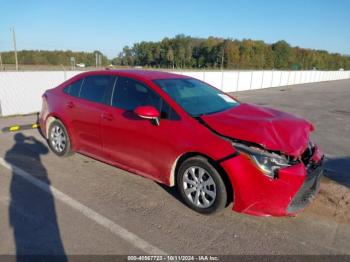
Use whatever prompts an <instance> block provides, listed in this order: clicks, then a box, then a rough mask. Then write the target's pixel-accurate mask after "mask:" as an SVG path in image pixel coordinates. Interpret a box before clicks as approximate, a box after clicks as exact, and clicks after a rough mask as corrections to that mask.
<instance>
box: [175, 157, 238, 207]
mask: <svg viewBox="0 0 350 262" xmlns="http://www.w3.org/2000/svg"><path fill="white" fill-rule="evenodd" d="M194 156H201V157H203V158H205V159H206V160H207V161H208V162H209V163H210V164H211V165H212V166H213V167H214V168H215V169H216V170H217V171H218V173H219V174H220V176H221V178H222V180H223V181H224V184H225V187H226V191H227V203H226V206H227V205H229V204H230V203H231V202H232V201H233V196H234V194H233V187H232V184H231V181H230V178H229V177H228V174H227V173H226V171H225V170H224V169H223V168H222V166H221V165H220V164H219V163H217V162H216V161H215V160H214V159H212V158H210V157H209V156H207V155H204V154H201V153H198V152H189V153H185V154H183V155H181V156H180V157H179V158H178V159H177V160H176V162H175V165H174V168H173V169H172V173H171V178H170V185H171V186H175V185H176V176H177V173H178V170H179V168H180V166H181V164H182V163H183V162H184V161H185V160H187V159H189V158H191V157H194Z"/></svg>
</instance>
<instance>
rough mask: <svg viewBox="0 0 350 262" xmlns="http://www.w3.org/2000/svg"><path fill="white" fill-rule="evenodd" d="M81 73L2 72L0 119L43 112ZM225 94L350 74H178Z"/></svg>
mask: <svg viewBox="0 0 350 262" xmlns="http://www.w3.org/2000/svg"><path fill="white" fill-rule="evenodd" d="M78 73H80V72H79V71H68V72H63V71H42V72H0V116H9V115H18V114H29V113H34V112H38V111H40V108H41V95H42V94H43V93H44V91H45V90H47V89H50V88H53V87H55V86H57V85H58V84H60V83H61V82H63V81H64V80H65V79H68V78H70V77H72V76H74V75H76V74H78ZM175 73H178V74H183V75H187V76H192V77H194V78H197V79H200V80H203V81H205V82H207V83H209V84H211V85H213V86H215V87H217V88H219V89H221V90H223V91H225V92H236V91H243V90H250V89H260V88H267V87H277V86H286V85H296V84H303V83H313V82H322V81H331V80H340V79H349V78H350V71H316V70H313V71H277V70H269V71H176V72H175Z"/></svg>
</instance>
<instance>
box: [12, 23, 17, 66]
mask: <svg viewBox="0 0 350 262" xmlns="http://www.w3.org/2000/svg"><path fill="white" fill-rule="evenodd" d="M11 30H12V37H13V49H14V51H15V61H16V71H18V58H17V46H16V33H15V28H14V27H12V28H11Z"/></svg>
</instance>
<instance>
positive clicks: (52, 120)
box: [45, 114, 74, 149]
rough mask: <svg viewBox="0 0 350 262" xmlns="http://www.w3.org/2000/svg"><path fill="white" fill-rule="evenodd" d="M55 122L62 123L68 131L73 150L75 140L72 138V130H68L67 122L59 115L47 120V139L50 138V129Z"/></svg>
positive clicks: (51, 116) (53, 115)
mask: <svg viewBox="0 0 350 262" xmlns="http://www.w3.org/2000/svg"><path fill="white" fill-rule="evenodd" d="M55 120H58V121H60V122H61V123H62V124H63V126H64V128H65V129H66V131H67V133H68V136H69V140H70V144H71V148H72V149H73V148H74V141H73V140H74V138H73V136H72V133H71V131H70V129H69V128H68V126H67V124H66V122H65V121H64V120H63V119H62V118H61V117H60V116H58V115H56V114H52V115H49V116H48V117H47V118H46V120H45V138H46V139H48V138H49V128H50V125H51V124H52V123H53V122H54V121H55Z"/></svg>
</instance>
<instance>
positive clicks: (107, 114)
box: [101, 113, 114, 121]
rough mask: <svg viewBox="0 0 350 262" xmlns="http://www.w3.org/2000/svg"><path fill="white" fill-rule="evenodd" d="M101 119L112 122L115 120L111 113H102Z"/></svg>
mask: <svg viewBox="0 0 350 262" xmlns="http://www.w3.org/2000/svg"><path fill="white" fill-rule="evenodd" d="M101 117H102V118H103V119H105V120H108V121H112V120H113V119H114V117H113V115H112V114H111V113H102V114H101Z"/></svg>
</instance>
